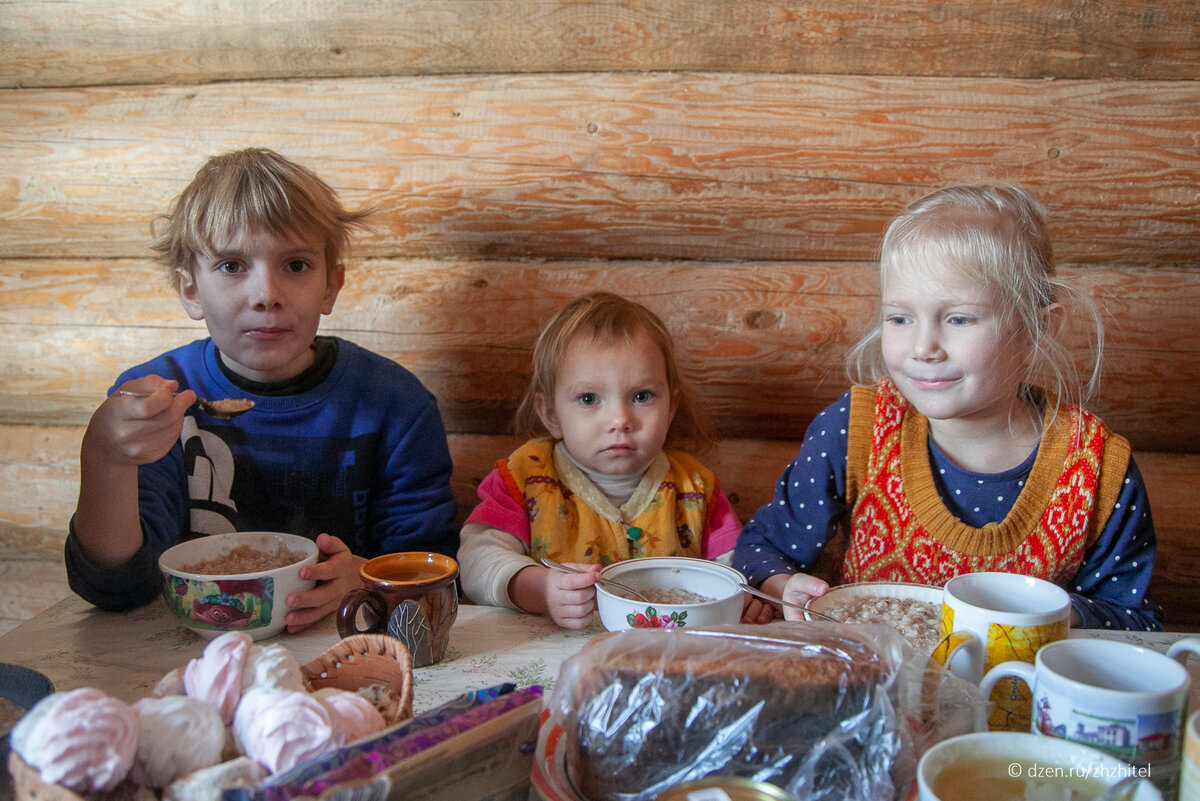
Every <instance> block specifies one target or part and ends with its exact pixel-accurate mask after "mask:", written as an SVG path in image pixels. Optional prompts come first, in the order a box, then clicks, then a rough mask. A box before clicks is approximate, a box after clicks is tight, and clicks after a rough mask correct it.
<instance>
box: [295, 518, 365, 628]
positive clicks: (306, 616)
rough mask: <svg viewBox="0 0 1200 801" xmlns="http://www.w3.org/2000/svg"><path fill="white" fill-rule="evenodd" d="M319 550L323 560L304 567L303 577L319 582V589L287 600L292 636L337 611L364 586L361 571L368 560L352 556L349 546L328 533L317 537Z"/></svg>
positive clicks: (296, 594)
mask: <svg viewBox="0 0 1200 801" xmlns="http://www.w3.org/2000/svg"><path fill="white" fill-rule="evenodd" d="M317 550H319V551H320V552H321V561H319V562H317V563H316V564H315V565H305V566H304V567H302V568H300V578H302V579H306V580H310V581H315V582H317V586H315V587H313V588H312V589H311V590H308V591H307V592H294V593H292V594H291V595H289V596H288V597H287V605H288V614H287V630H288V632H289V633H293V634H294V633H295V632H297V631H301V630H303V629H306V628H308V627H309V626H311V625H312V624H313V623H316V622H317V621H318V620H320V619H321V618H323V617H325V616H326V615H328V614H329V613H330V612H335V611H337V608H338V607H339V606H341V604H342V598H344V597H346V593H348V592H350V590H352V589H355V588H356V587H361V586H362V578H361V577H360V575H359V572H358V569H359V568H360V567H361V566H362V565H363V564H364V563H365V562H366V561H367V560H366V559H364V558H363V557H361V556H355V555H354V554H352V553H350V549H349V548H348V547H346V543H344V542H342V541H341V540H340V539H338V538H337V537H332V536H330V535H328V534H321V535H319V536H318V537H317Z"/></svg>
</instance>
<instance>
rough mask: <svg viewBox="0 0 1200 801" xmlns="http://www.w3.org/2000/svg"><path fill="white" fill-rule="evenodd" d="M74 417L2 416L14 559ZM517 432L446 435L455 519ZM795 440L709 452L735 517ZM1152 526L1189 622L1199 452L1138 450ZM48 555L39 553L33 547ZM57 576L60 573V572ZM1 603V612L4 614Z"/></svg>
mask: <svg viewBox="0 0 1200 801" xmlns="http://www.w3.org/2000/svg"><path fill="white" fill-rule="evenodd" d="M82 436H83V429H82V427H79V426H12V425H0V548H4V549H5V550H6V551H7V550H9V549H12V548H17V549H19V552H20V557H19V558H20V559H21V560H22V561H25V562H29V563H30V564H37V563H42V564H41V565H40V566H39V569H40V570H41V571H42V572H43V573H45V572H46V571H51V572H54V571H53V569H52V568H50V567H47V566H45V565H44V563H45V562H46V561H51V562H53V561H57V560H61V548H62V541H63V538H64V537H65V536H66V527H67V521H68V520H69V519H70V515H71V512H72V511H73V510H74V508H75V500H76V494H77V491H78V481H79V463H78V457H79V441H80V439H81V437H82ZM516 444H518V443H517V440H515V439H513V438H511V437H504V436H478V435H469V436H451V437H450V450H451V454H452V456H453V458H454V465H455V468H454V478H453V489H454V494H455V497H456V498H457V499H458V503H459V509H460V512H459V514H460V518H461V517H465V515H466V514H467V512H469V511H470V509H472V508H473V507H474V505H475V503H476V501H477V496H476V494H475V488H476V487H477V486H478V484H479V482H480V481H481V480H482V479H483V477H484V476H486V475H487V474H488V472H489V471H490V470H491V469H492V466H493V464H494V463H495V461H496V459H499V458H502V457H504V456H506V455H507V454H508V453H510V452H511V451H512V449H513V448H514V447H515V445H516ZM799 448H800V443H799V441H798V440H792V439H780V440H726V441H724V442H722V443H720V445H718V447H717V449H716V450H715V451H713V452H712V453H711V454H708V455H707V456H706V457H705V461H706V462H707V464H708V465H709V466H710V467H712V469H713V470H714V471H715V472H716V473H717V475H718V476H719V477H720V480H721V482H722V486H723V488H724V490H725V492H726V494H727V495H728V496H729V498H730V501H731V502H732V503H733V506H734V509H735V511H736V512H737V514H738V516H739V517H740V518H741V519H742V520H743V521H746V520H749V519H750V518H751V517H752V516H753V515H754V513H755V511H757V510H758V508H759V507H761V506H762V505H763V504H765V503H767V502H768V501H770V499H771V496H772V494H773V493H774V488H775V481H776V479H777V478H778V476H779V474H780V472H782V470H783V468H784V467H785V466H786V465H787V464H788V462H790V461H791V460H792V458H793V457H794V456H795V455H796V453H797V452H798V451H799ZM1134 458H1135V459H1136V460H1137V462H1138V466H1139V468H1140V469H1141V471H1142V474H1143V476H1144V477H1145V480H1146V486H1147V488H1148V490H1149V493H1150V502H1151V508H1152V510H1153V514H1154V521H1155V525H1156V527H1157V530H1158V543H1159V556H1158V559H1157V561H1156V563H1155V577H1154V581H1153V583H1152V585H1151V591H1152V593H1153V594H1154V597H1155V599H1156V600H1157V601H1158V602H1159V603H1161V604H1162V605H1163V606H1164V608H1165V609H1166V610H1167V614H1168V622H1169V624H1170V625H1171V626H1172V627H1174V628H1181V629H1186V630H1190V631H1195V630H1196V627H1197V625H1200V607H1198V606H1197V605H1196V603H1195V601H1194V597H1193V596H1194V584H1195V577H1196V575H1198V574H1200V537H1198V536H1197V530H1196V517H1195V512H1194V502H1193V501H1194V496H1195V487H1196V486H1197V482H1198V481H1200V455H1198V454H1194V453H1193V454H1171V453H1155V452H1144V451H1143V452H1138V453H1136V454H1135V457H1134ZM39 553H41V554H44V556H43V558H42V559H38V558H37V554H39ZM56 575H57V573H56ZM4 614H5V613H4V610H3V608H2V605H0V616H4Z"/></svg>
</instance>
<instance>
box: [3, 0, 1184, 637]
mask: <svg viewBox="0 0 1200 801" xmlns="http://www.w3.org/2000/svg"><path fill="white" fill-rule="evenodd" d="M235 6H236V7H235ZM1198 76H1200V15H1197V14H1196V12H1195V8H1194V4H1193V3H1192V2H1191V0H1168V1H1167V2H1121V1H1119V0H1106V1H1105V2H1089V3H1081V2H1078V0H1049V2H1045V3H1039V4H1032V3H1026V2H1022V1H1019V0H1000V2H984V1H982V0H968V1H967V2H960V3H955V4H949V5H948V4H931V3H927V2H916V1H915V0H909V1H908V2H889V3H882V4H881V3H859V2H837V1H836V0H826V2H737V3H730V2H724V1H723V0H641V1H637V0H623V1H622V2H616V1H615V0H613V1H609V2H605V1H604V0H594V1H593V2H575V1H574V0H495V2H489V3H479V2H478V1H477V0H425V2H416V1H410V2H402V1H401V0H384V1H383V2H378V3H370V4H366V3H358V2H353V1H352V0H344V2H329V1H328V0H326V1H325V2H317V1H316V0H312V1H311V2H295V3H286V4H273V3H272V4H266V3H264V4H253V3H245V4H230V3H217V2H215V0H186V2H185V1H184V0H175V1H174V2H171V1H170V0H169V1H168V2H161V0H159V1H158V2H154V3H151V2H148V1H147V0H129V1H128V2H123V3H121V4H120V5H119V6H114V5H113V4H110V3H101V2H94V1H93V2H87V1H85V0H70V1H69V2H61V3H45V2H28V1H25V0H22V1H15V0H0V332H2V335H3V344H4V346H5V347H4V348H3V349H2V350H0V479H4V480H3V481H2V482H0V547H4V548H7V550H8V553H10V554H15V555H14V556H12V557H10V558H9V561H10V563H11V562H12V560H17V562H19V563H20V565H19V566H18V567H12V564H6V565H3V566H0V567H2V568H3V569H0V580H3V581H8V582H10V583H11V581H15V580H17V579H16V578H15V577H16V576H17V575H18V574H19V575H20V576H22V577H28V576H34V577H35V578H33V579H27V582H36V584H37V586H36V587H34V586H33V584H32V583H30V584H29V590H28V593H27V594H28V595H29V597H32V598H35V599H38V602H40V599H42V598H44V597H46V591H45V590H44V585H45V584H46V583H47V580H46V579H45V578H44V576H45V573H44V569H45V568H44V563H45V562H46V560H47V559H57V558H58V557H57V555H56V554H57V551H58V549H59V548H60V547H61V542H62V537H63V532H64V529H65V525H66V520H67V516H68V515H69V513H70V510H71V508H72V507H73V503H74V494H75V491H76V485H77V478H78V476H77V471H78V467H77V451H78V442H79V436H80V434H81V432H82V426H84V425H85V424H86V422H87V419H88V417H89V415H90V414H91V411H92V410H93V409H94V408H95V405H96V404H97V403H98V402H99V400H100V399H101V398H102V397H103V395H104V392H105V390H106V389H107V387H108V386H109V385H110V383H111V381H112V379H113V378H114V377H115V375H116V374H117V372H119V371H120V370H121V369H122V368H124V367H126V366H129V365H131V364H134V363H136V362H139V361H142V360H144V359H145V358H147V357H149V356H151V355H153V354H155V353H158V352H160V351H161V350H163V349H165V348H167V347H170V346H173V345H176V344H181V343H183V342H186V341H188V340H190V339H192V338H195V337H196V336H201V335H202V334H203V329H202V328H201V327H198V326H197V325H196V324H194V323H192V322H190V321H189V320H187V319H186V317H185V316H184V315H183V314H182V313H181V310H180V308H179V306H178V303H177V301H176V300H175V299H174V297H173V296H172V295H171V293H170V292H169V291H168V290H167V288H166V286H165V283H164V281H163V279H162V276H161V275H160V274H159V271H158V268H156V267H155V266H154V265H153V264H152V263H151V261H150V260H149V259H148V254H147V251H146V243H147V240H148V238H149V226H150V223H151V220H152V219H153V217H154V216H155V215H156V214H158V213H161V212H162V211H164V210H165V208H166V206H167V204H168V203H169V201H170V200H171V198H172V197H173V196H174V195H175V194H176V193H178V192H179V190H180V189H181V188H182V187H183V186H184V185H185V184H186V182H187V181H188V180H189V178H190V177H191V175H192V174H193V173H194V171H195V169H196V168H197V166H198V165H199V164H200V162H201V161H202V160H203V159H204V158H205V157H207V156H208V155H211V154H213V153H217V152H221V151H223V150H227V149H231V148H237V147H243V146H248V145H262V146H267V147H272V148H274V149H276V150H279V151H280V152H283V153H284V154H285V155H288V156H290V157H292V158H295V159H296V160H298V161H300V162H302V163H305V164H308V165H310V166H312V167H313V168H314V169H316V170H317V171H318V172H319V173H320V174H321V175H322V176H323V177H324V178H326V180H328V181H329V182H330V183H331V184H332V185H333V186H334V187H335V188H336V189H337V190H338V191H339V192H340V193H341V194H342V196H343V198H345V199H346V200H347V201H348V202H350V203H352V204H359V203H370V204H374V205H375V206H376V208H377V213H376V215H375V218H374V223H375V228H374V230H373V231H372V232H371V233H369V234H367V235H364V236H362V237H360V238H359V239H358V240H357V241H356V244H355V248H354V251H353V254H352V262H351V264H350V271H349V274H348V279H347V286H346V289H345V290H344V291H343V293H342V295H341V297H340V298H339V301H338V305H337V308H336V309H335V311H334V313H333V315H331V316H330V317H329V318H328V320H327V321H326V323H325V325H324V330H325V331H326V332H327V333H336V334H339V335H342V336H345V337H347V338H350V339H353V340H355V341H357V342H360V343H361V344H363V345H365V346H367V347H370V348H372V349H374V350H377V351H379V352H381V353H383V354H385V355H387V356H388V357H390V358H393V359H395V360H397V361H399V362H401V363H403V364H405V365H406V366H408V367H410V368H411V369H413V370H414V371H415V372H416V373H417V374H418V375H419V376H420V377H421V378H422V380H423V381H425V382H426V384H427V385H428V386H429V387H430V388H431V389H432V390H433V391H434V392H435V393H436V394H437V395H438V397H439V400H440V403H441V406H442V410H443V414H444V416H445V418H446V422H447V427H448V429H449V430H450V432H451V440H452V449H453V453H454V456H455V462H456V474H455V489H456V493H457V495H458V498H459V501H460V505H462V506H463V507H464V508H466V507H468V506H469V505H470V503H471V498H472V493H473V482H475V481H477V480H478V479H479V477H480V476H482V475H483V474H484V472H486V470H487V467H488V466H489V465H490V463H491V461H492V460H494V459H495V458H496V457H497V456H499V455H502V454H503V453H505V452H506V451H507V449H508V447H509V446H510V445H511V440H510V438H509V437H508V436H507V431H508V421H509V419H510V418H511V414H512V411H513V409H514V407H515V404H516V401H517V398H518V397H519V395H520V393H521V391H522V389H523V383H524V378H525V376H526V375H527V371H528V354H529V348H530V346H531V344H532V341H533V339H534V337H535V335H536V331H537V329H538V327H539V325H541V324H542V323H543V322H544V321H545V319H546V318H547V316H548V315H549V314H550V313H551V312H552V310H553V309H554V308H555V307H556V306H557V305H559V304H560V303H561V302H563V301H565V300H566V299H567V298H569V297H571V296H573V295H574V294H577V293H578V292H581V291H586V290H588V289H594V288H606V289H612V290H615V291H618V292H622V293H624V294H627V295H630V296H632V297H635V298H637V299H639V300H642V301H643V302H645V303H646V304H647V305H649V306H650V307H651V308H653V309H654V310H655V311H657V312H658V313H659V314H660V315H662V316H663V317H664V319H665V320H666V321H667V322H668V324H669V325H670V327H671V328H672V330H673V331H674V332H675V334H676V336H677V338H678V340H679V343H680V349H681V354H682V357H683V360H684V366H685V369H686V372H687V373H688V375H689V376H690V377H691V378H693V379H694V380H696V382H697V383H698V384H699V385H700V387H701V389H702V392H703V395H704V397H705V398H706V400H707V401H708V402H709V404H710V407H711V409H712V411H713V412H714V415H715V417H716V421H717V423H718V425H719V428H720V430H721V433H722V435H723V436H724V437H725V441H724V442H723V443H722V444H721V446H720V447H719V449H718V451H717V452H716V453H715V454H714V455H713V456H712V457H711V461H713V463H714V465H715V466H716V467H717V469H718V472H719V473H721V474H722V480H723V482H724V483H725V484H726V485H727V489H728V490H729V491H730V492H731V493H732V494H733V495H734V496H735V497H736V499H737V500H736V502H735V506H736V508H737V510H738V512H739V514H741V515H742V517H743V518H745V517H748V516H749V515H750V514H752V513H753V511H754V509H756V508H757V506H758V505H759V504H761V503H762V502H763V501H765V500H766V497H767V496H768V495H769V493H770V491H771V487H772V485H773V480H774V476H775V474H776V473H777V472H778V471H779V469H781V468H782V466H783V465H784V464H786V462H787V461H788V459H789V458H790V456H791V455H792V454H793V453H794V452H795V449H796V447H797V443H798V440H799V438H800V436H801V435H802V433H803V430H804V427H805V426H806V425H807V423H808V421H809V420H810V419H811V418H812V417H813V415H814V414H816V412H817V411H819V410H820V409H821V408H822V407H823V406H824V405H825V404H827V403H829V402H830V401H832V400H833V399H834V398H836V397H837V395H838V394H840V393H841V392H842V391H844V389H845V388H846V378H845V376H844V368H843V363H844V354H845V351H846V348H847V347H848V346H849V345H850V343H852V342H853V341H854V339H855V337H856V336H857V335H858V334H859V332H860V331H861V330H862V328H863V326H864V325H865V324H866V323H867V321H868V320H869V319H870V317H871V314H872V311H873V309H874V304H875V301H874V292H875V267H874V264H873V260H874V257H875V252H876V249H877V247H878V242H879V238H880V234H881V231H882V229H883V227H884V225H885V224H886V221H887V220H888V219H889V217H890V216H891V215H893V214H894V213H895V212H896V211H897V210H898V209H900V208H901V207H902V206H903V205H904V204H905V203H907V202H909V201H910V200H912V199H914V198H916V197H919V196H920V195H922V194H924V193H926V192H927V191H929V190H930V189H931V188H933V187H936V186H939V185H942V184H944V183H947V182H953V181H960V180H974V179H984V178H996V179H1001V180H1009V181H1016V182H1020V183H1022V184H1024V185H1026V186H1028V187H1029V188H1030V189H1032V190H1033V191H1034V192H1035V193H1036V194H1037V195H1038V197H1039V198H1040V199H1042V200H1043V202H1044V203H1045V204H1046V206H1047V208H1048V211H1049V214H1050V223H1051V230H1052V234H1053V236H1054V240H1055V247H1056V254H1057V256H1058V259H1059V261H1060V264H1061V265H1062V268H1063V272H1064V273H1065V274H1067V275H1068V276H1070V277H1071V278H1072V279H1075V280H1077V281H1079V282H1082V283H1083V284H1084V285H1085V286H1086V287H1087V290H1088V291H1089V292H1090V293H1091V294H1092V296H1093V297H1095V298H1096V299H1097V300H1098V302H1099V303H1100V306H1101V308H1102V309H1103V310H1104V311H1105V312H1106V314H1107V317H1108V321H1109V326H1108V342H1107V345H1108V349H1107V358H1106V363H1105V366H1106V370H1105V381H1104V383H1103V388H1102V393H1101V397H1100V398H1099V399H1098V401H1097V402H1096V404H1095V407H1096V408H1097V410H1098V411H1099V412H1100V413H1101V414H1102V415H1103V416H1104V418H1105V420H1106V421H1108V422H1109V423H1110V424H1111V425H1112V426H1113V427H1114V428H1115V429H1116V430H1117V431H1119V432H1121V433H1123V434H1125V435H1126V436H1128V437H1129V438H1130V439H1131V441H1132V442H1133V444H1134V447H1135V449H1136V451H1137V458H1138V460H1139V464H1140V465H1141V466H1142V467H1143V471H1144V472H1145V473H1146V476H1147V482H1148V485H1149V487H1150V492H1151V499H1152V505H1153V507H1154V513H1155V517H1156V521H1157V523H1158V528H1159V532H1160V537H1161V538H1162V539H1163V540H1164V542H1165V543H1166V545H1165V547H1167V548H1169V549H1171V558H1170V559H1166V560H1160V567H1159V569H1158V572H1157V575H1156V586H1155V590H1156V592H1157V594H1158V595H1159V596H1160V597H1163V598H1164V600H1165V601H1166V602H1167V605H1168V609H1169V612H1170V613H1171V616H1172V619H1173V620H1174V621H1175V622H1176V623H1181V622H1183V623H1186V622H1188V621H1191V622H1193V623H1200V610H1198V609H1196V608H1195V606H1196V605H1195V604H1194V603H1192V602H1191V599H1190V598H1189V596H1188V592H1187V590H1186V584H1187V581H1186V580H1187V578H1188V577H1189V576H1190V575H1192V574H1193V573H1194V572H1195V569H1197V568H1196V565H1197V562H1198V561H1200V553H1197V548H1196V547H1195V546H1194V545H1193V544H1192V543H1195V542H1198V541H1200V528H1198V527H1197V525H1196V523H1195V522H1194V520H1193V518H1194V514H1193V513H1192V512H1191V510H1190V505H1186V504H1189V503H1190V498H1191V496H1192V495H1193V494H1194V491H1195V489H1194V488H1195V487H1196V485H1197V481H1198V479H1200V333H1198V327H1197V325H1196V324H1197V322H1198V321H1200V320H1198V318H1200V314H1198V313H1197V311H1196V309H1197V308H1198V303H1200V211H1198V209H1200V139H1198V136H1200V81H1198V80H1197V79H1198ZM48 555H49V556H48ZM30 565H41V566H42V569H41V570H38V569H33V568H31V567H29V566H30ZM50 581H51V583H53V582H55V581H57V582H58V583H59V585H61V578H60V577H58V576H57V575H55V576H52V578H51V580H50ZM21 613H22V612H21V609H18V610H17V611H16V612H14V611H12V608H11V607H6V606H5V605H4V602H3V600H2V599H0V623H2V621H3V619H4V618H5V617H20V616H21Z"/></svg>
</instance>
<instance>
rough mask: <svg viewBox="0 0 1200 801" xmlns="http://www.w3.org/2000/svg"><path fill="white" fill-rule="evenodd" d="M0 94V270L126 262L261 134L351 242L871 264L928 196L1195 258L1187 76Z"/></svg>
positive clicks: (1122, 257) (1062, 254)
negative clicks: (190, 189)
mask: <svg viewBox="0 0 1200 801" xmlns="http://www.w3.org/2000/svg"><path fill="white" fill-rule="evenodd" d="M8 94H9V96H8V97H6V98H5V104H4V105H3V106H2V107H0V175H3V176H4V178H3V179H2V180H0V219H2V220H3V223H4V225H3V227H2V228H0V258H10V259H12V258H56V257H64V256H71V257H75V256H77V255H78V254H86V255H87V256H90V257H95V258H131V257H141V256H143V255H144V254H145V252H146V250H145V248H146V242H147V237H148V226H149V222H150V220H151V219H152V217H153V216H154V215H156V214H159V213H161V212H162V211H164V210H165V209H166V208H167V205H168V204H169V202H170V200H171V199H172V198H173V197H174V196H175V195H176V194H178V192H180V191H181V190H182V188H183V187H184V185H185V184H186V183H187V182H188V181H189V180H190V179H191V177H192V175H193V174H194V172H195V170H196V168H197V167H198V166H199V164H200V163H201V161H202V160H203V158H204V157H206V156H208V155H211V154H213V153H216V152H221V151H224V150H228V149H233V148H239V147H244V146H248V145H263V146H269V147H273V148H276V149H278V150H280V151H282V152H283V153H285V154H286V155H288V156H291V157H293V158H295V159H297V160H298V161H300V162H302V163H305V164H307V165H309V166H311V167H313V168H314V169H315V170H317V171H318V172H319V173H320V174H321V175H322V176H323V177H325V178H326V179H327V180H328V181H329V182H330V183H331V184H333V185H334V186H335V187H336V188H338V189H339V191H341V192H342V193H343V195H344V197H345V198H346V200H347V201H348V202H350V203H352V204H357V203H359V202H364V201H370V202H374V203H377V204H378V206H379V208H380V210H381V211H380V214H379V215H378V218H377V223H378V228H377V230H376V232H375V233H374V234H373V235H370V236H367V237H365V238H364V239H363V240H362V242H361V248H360V249H361V252H362V253H363V254H365V255H370V256H380V257H386V256H405V257H419V256H432V257H437V258H493V259H500V258H580V257H586V258H597V259H604V258H608V259H639V258H653V259H675V258H687V259H721V260H731V259H736V260H763V259H769V260H869V259H871V258H873V257H874V254H875V251H876V249H877V247H878V244H879V238H880V234H881V232H882V230H883V228H884V226H885V224H886V222H887V220H888V219H889V218H890V217H891V216H892V215H893V214H894V213H895V212H896V211H897V210H899V209H900V208H901V207H902V206H903V205H905V204H906V203H907V202H909V201H911V200H913V199H915V198H916V197H919V196H920V195H922V194H924V193H926V192H927V191H928V190H929V189H931V188H933V187H935V186H938V185H941V184H944V183H947V182H953V181H957V180H969V179H979V178H984V177H988V178H994V179H1003V180H1009V181H1015V182H1020V183H1023V184H1026V185H1028V186H1029V187H1030V189H1032V190H1033V191H1034V192H1035V193H1036V194H1037V195H1038V196H1039V197H1040V198H1041V199H1042V200H1043V201H1044V202H1045V203H1046V205H1047V207H1048V209H1049V212H1050V220H1051V226H1052V232H1053V234H1054V237H1055V243H1056V250H1057V253H1058V255H1059V258H1060V259H1061V260H1062V261H1064V262H1086V263H1104V262H1114V263H1130V264H1145V265H1151V264H1154V265H1157V264H1181V265H1192V266H1194V265H1196V263H1197V257H1196V254H1197V253H1200V215H1197V214H1196V213H1195V210H1196V205H1197V189H1196V186H1197V181H1196V173H1197V160H1196V150H1195V142H1194V137H1195V132H1196V130H1198V129H1200V83H1198V82H1196V81H1157V82H1137V81H1088V80H1081V81H1059V82H1054V81H1050V82H1042V81H1037V82H1035V81H1014V80H1000V79H957V78H955V79H944V78H877V77H866V78H860V77H810V76H786V75H783V76H781V75H737V76H731V75H716V74H683V75H680V74H597V73H581V74H573V75H523V76H444V77H415V78H413V77H407V78H390V79H380V78H364V79H358V80H349V79H347V80H324V81H309V82H284V81H280V82H258V83H254V84H245V83H237V84H213V85H207V86H195V87H166V88H164V87H129V88H112V87H102V88H90V89H71V90H22V91H14V92H10V93H8Z"/></svg>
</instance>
